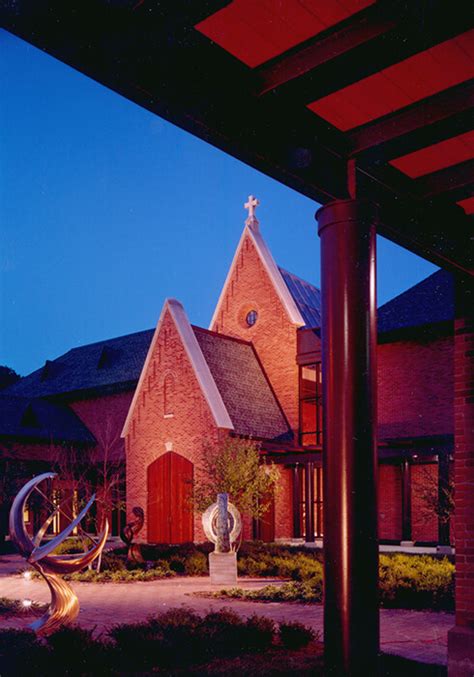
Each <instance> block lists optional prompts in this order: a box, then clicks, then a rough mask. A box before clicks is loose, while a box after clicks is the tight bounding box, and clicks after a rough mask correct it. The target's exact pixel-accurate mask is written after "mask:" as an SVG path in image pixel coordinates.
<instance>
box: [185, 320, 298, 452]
mask: <svg viewBox="0 0 474 677" xmlns="http://www.w3.org/2000/svg"><path fill="white" fill-rule="evenodd" d="M193 331H194V334H195V336H196V339H197V341H198V343H199V346H200V348H201V350H202V353H203V355H204V358H205V360H206V362H207V364H208V366H209V369H210V371H211V374H212V376H213V378H214V381H215V383H216V385H217V388H218V390H219V392H220V394H221V397H222V399H223V401H224V404H225V406H226V409H227V411H228V413H229V416H230V418H231V421H232V423H233V425H234V430H235V432H236V433H237V434H239V435H250V436H252V437H255V438H261V439H266V440H274V441H289V440H291V439H292V432H291V430H290V429H289V426H288V422H287V421H286V419H285V416H284V415H283V412H282V410H281V408H280V406H279V404H278V401H277V399H276V396H275V394H274V393H273V391H272V389H271V386H270V383H269V381H268V379H267V376H266V374H265V372H264V370H263V367H262V365H261V364H260V362H259V360H258V358H257V354H256V352H255V349H254V348H253V346H252V344H250V343H247V342H245V341H241V340H239V339H234V338H231V337H229V336H224V335H222V334H216V333H214V332H210V331H207V330H206V329H201V328H200V327H193Z"/></svg>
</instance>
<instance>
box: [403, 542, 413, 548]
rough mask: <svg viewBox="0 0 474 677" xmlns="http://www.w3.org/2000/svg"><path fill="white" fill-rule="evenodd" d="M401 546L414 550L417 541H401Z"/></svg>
mask: <svg viewBox="0 0 474 677" xmlns="http://www.w3.org/2000/svg"><path fill="white" fill-rule="evenodd" d="M400 546H401V547H402V548H413V547H414V546H415V541H400Z"/></svg>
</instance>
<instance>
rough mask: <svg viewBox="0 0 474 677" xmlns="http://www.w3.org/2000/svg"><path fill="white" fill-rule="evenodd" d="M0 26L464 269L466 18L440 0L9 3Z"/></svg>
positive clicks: (473, 177)
mask: <svg viewBox="0 0 474 677" xmlns="http://www.w3.org/2000/svg"><path fill="white" fill-rule="evenodd" d="M0 21H1V24H2V25H3V26H4V27H5V28H6V29H7V30H9V31H11V32H12V33H14V34H15V35H17V36H19V37H21V38H23V39H25V40H27V41H28V42H30V43H32V44H34V45H36V46H37V47H40V48H41V49H43V50H45V51H47V52H48V53H50V54H51V55H53V56H55V57H57V58H58V59H60V60H61V61H63V62H65V63H67V64H69V65H71V66H73V67H74V68H77V69H78V70H80V71H81V72H83V73H85V74H86V75H88V76H90V77H92V78H94V79H95V80H97V81H99V82H101V83H102V84H104V85H105V86H107V87H109V88H111V89H113V90H115V91H117V92H119V93H120V94H122V95H124V96H126V97H127V98H129V99H131V100H132V101H134V102H136V103H137V104H139V105H141V106H144V107H145V108H147V109H149V110H150V111H153V112H155V113H157V114H158V115H160V116H162V117H164V118H166V119H168V120H170V121H171V122H173V123H175V124H177V125H179V126H180V127H182V128H184V129H186V130H188V131H190V132H192V133H193V134H195V135H197V136H199V137H201V138H202V139H205V140H206V141H209V142H210V143H212V144H214V145H215V146H217V147H219V148H221V149H223V150H225V151H226V152H228V153H230V154H232V155H234V156H235V157H237V158H239V159H241V160H243V161H244V162H247V163H248V164H251V165H253V166H254V167H256V168H258V169H259V170H261V171H263V172H265V173H267V174H268V175H270V176H273V177H274V178H276V179H277V180H279V181H281V182H283V183H285V184H286V185H288V186H291V187H292V188H294V189H296V190H298V191H300V192H301V193H303V194H304V195H307V196H308V197H310V198H312V199H314V200H315V201H317V202H320V203H322V204H325V203H327V202H329V201H331V200H333V199H344V198H348V197H355V196H357V197H358V198H363V199H367V200H370V201H373V202H376V203H377V204H379V206H380V211H381V222H380V225H379V233H380V234H381V235H384V236H386V237H388V238H389V239H391V240H393V241H394V242H397V243H398V244H400V245H402V246H404V247H406V248H408V249H410V250H412V251H414V252H416V253H418V254H420V255H422V256H424V257H425V258H428V259H430V260H431V261H433V262H434V263H436V264H438V265H440V266H443V267H447V268H451V269H454V270H458V271H468V270H472V251H473V248H472V239H471V238H472V231H473V218H474V217H473V216H472V214H473V213H474V196H473V195H474V192H473V184H474V158H473V155H474V132H473V120H474V115H473V105H474V28H473V26H474V15H473V14H472V12H471V11H470V7H469V3H461V4H458V5H457V6H456V8H453V5H452V3H449V2H447V1H446V0H444V1H442V0H433V1H431V2H421V1H415V0H412V1H411V2H407V3H404V2H398V1H388V0H387V1H383V0H379V1H378V2H372V1H371V0H325V2H317V1H316V0H300V1H299V2H289V1H288V2H287V1H283V0H278V1H277V0H261V1H260V2H255V0H233V1H232V2H229V1H228V0H227V1H226V0H214V1H213V0H207V1H205V2H196V1H195V0H173V2H162V3H159V2H156V0H80V1H79V0H78V1H77V2H74V1H72V2H67V3H65V2H63V0H16V1H15V2H4V3H3V4H2V6H1V8H0Z"/></svg>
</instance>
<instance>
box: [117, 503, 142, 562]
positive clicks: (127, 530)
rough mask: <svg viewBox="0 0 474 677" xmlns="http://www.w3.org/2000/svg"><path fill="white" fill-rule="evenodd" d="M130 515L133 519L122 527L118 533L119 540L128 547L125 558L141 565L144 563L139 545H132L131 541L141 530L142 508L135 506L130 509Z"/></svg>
mask: <svg viewBox="0 0 474 677" xmlns="http://www.w3.org/2000/svg"><path fill="white" fill-rule="evenodd" d="M132 514H133V516H134V519H132V520H131V521H130V522H127V524H126V525H125V526H124V528H123V529H122V531H121V532H120V538H121V539H122V541H123V542H124V543H125V545H127V546H128V554H127V558H128V559H129V560H131V561H132V562H138V563H140V564H142V563H143V562H144V559H143V555H142V552H141V547H140V543H134V542H133V539H134V538H135V536H138V534H139V533H140V531H141V530H142V529H143V525H144V523H145V513H144V511H143V508H140V506H135V507H134V508H132Z"/></svg>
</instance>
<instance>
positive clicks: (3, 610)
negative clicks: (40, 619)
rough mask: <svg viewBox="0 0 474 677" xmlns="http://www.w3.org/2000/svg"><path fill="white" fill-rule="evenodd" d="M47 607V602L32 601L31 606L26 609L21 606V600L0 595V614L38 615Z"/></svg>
mask: <svg viewBox="0 0 474 677" xmlns="http://www.w3.org/2000/svg"><path fill="white" fill-rule="evenodd" d="M47 608H48V605H47V604H39V603H38V602H32V604H31V606H30V607H29V608H28V609H26V608H25V607H24V606H23V602H22V600H19V599H9V598H8V597H0V616H25V615H26V614H28V613H34V614H36V615H39V614H40V613H44V612H45V611H46V609H47Z"/></svg>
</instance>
